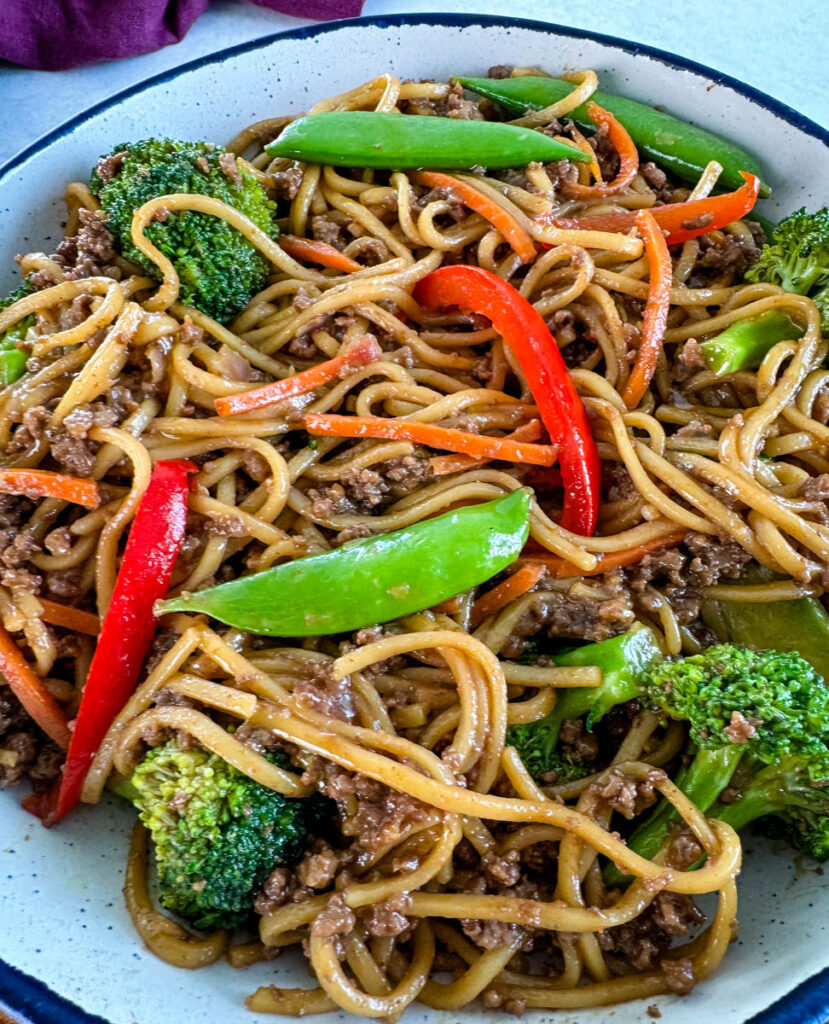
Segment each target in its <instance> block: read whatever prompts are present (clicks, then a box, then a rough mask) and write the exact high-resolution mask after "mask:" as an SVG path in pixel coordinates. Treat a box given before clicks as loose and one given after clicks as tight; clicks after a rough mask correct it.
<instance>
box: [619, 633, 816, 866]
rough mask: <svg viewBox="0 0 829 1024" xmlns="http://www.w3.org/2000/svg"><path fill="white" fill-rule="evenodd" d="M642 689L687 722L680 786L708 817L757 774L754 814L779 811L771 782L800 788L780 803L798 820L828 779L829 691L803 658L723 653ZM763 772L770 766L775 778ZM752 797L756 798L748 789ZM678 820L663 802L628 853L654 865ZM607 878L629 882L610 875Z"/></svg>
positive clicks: (726, 647) (705, 655) (706, 655)
mask: <svg viewBox="0 0 829 1024" xmlns="http://www.w3.org/2000/svg"><path fill="white" fill-rule="evenodd" d="M643 684H644V685H645V687H646V688H647V696H646V698H644V702H645V703H646V704H647V705H648V706H650V707H652V708H654V709H655V710H658V711H661V712H663V713H664V714H666V715H668V716H669V717H670V718H674V719H679V720H683V721H686V722H688V725H689V750H688V753H689V755H690V760H688V761H687V763H686V764H685V765H683V767H682V768H681V769H680V770H679V772H678V773H677V775H676V777H675V779H674V782H675V783H676V784H677V786H678V787H679V788H680V789H681V790H682V792H683V793H685V795H686V796H688V797H689V798H690V799H691V800H692V801H693V802H694V803H695V804H696V805H697V807H699V808H700V810H702V811H705V812H707V813H709V814H710V813H711V811H710V809H711V808H712V806H713V805H714V804H715V802H716V801H717V799H718V797H719V796H720V795H721V794H722V792H723V790H724V789H725V788H726V787H727V786H729V785H730V784H731V782H732V779H735V780H736V779H738V778H739V777H740V776H742V775H747V776H748V777H749V778H751V777H752V776H754V775H756V780H758V781H757V786H758V789H757V795H758V797H760V795H761V794H764V793H765V794H766V798H765V802H763V800H762V799H761V800H760V803H757V802H756V801H755V800H754V799H753V798H752V803H751V804H746V805H745V807H746V812H748V808H749V807H750V806H751V807H754V808H755V809H756V808H757V807H758V806H770V805H771V802H772V801H771V796H770V794H769V787H770V786H772V787H773V785H774V783H772V782H771V781H770V780H772V779H776V780H777V784H779V785H782V786H784V787H785V786H787V785H788V784H789V783H790V782H791V784H792V785H795V779H797V780H799V781H797V783H796V785H795V790H796V792H793V793H792V794H788V793H786V792H785V791H783V792H781V793H779V794H777V796H776V797H775V799H778V800H780V801H781V806H782V804H786V805H788V804H789V803H791V807H792V813H794V808H795V807H797V806H799V803H798V801H799V800H801V794H802V793H803V792H804V790H805V789H806V788H807V784H813V785H814V786H815V787H819V786H821V785H824V784H825V783H826V781H827V780H829V687H827V686H825V685H824V683H823V680H822V678H821V676H820V675H818V673H817V672H816V671H815V669H814V668H813V667H812V666H811V665H810V664H809V662H808V661H806V660H805V658H802V657H801V656H800V655H799V654H797V653H795V652H792V651H785V652H784V651H769V650H765V651H756V650H753V649H751V648H748V647H736V646H734V645H733V644H720V645H718V646H716V647H709V648H708V649H707V650H705V651H703V652H702V653H701V654H696V655H693V656H692V657H688V658H678V659H675V660H670V661H663V662H661V663H660V664H656V665H653V666H652V667H651V668H650V669H649V670H648V671H647V672H646V673H645V675H644V678H643ZM764 766H770V768H769V770H768V772H767V769H766V768H765V767H764ZM793 766H796V768H794V767H793ZM738 769H739V775H738V774H736V773H737V772H738ZM772 769H773V770H772ZM764 772H767V774H765V775H763V777H762V779H761V775H762V773H764ZM746 792H747V793H748V792H751V793H752V795H753V794H754V790H753V789H751V786H750V785H749V787H748V788H747V790H746ZM818 803H820V804H821V805H822V803H823V801H822V799H818V798H817V797H816V799H815V803H814V804H812V805H811V806H812V807H814V806H817V804H818ZM736 806H739V804H737V805H735V807H736ZM719 808H720V805H718V810H717V814H718V815H719V814H720V810H719ZM763 813H771V811H765V812H763ZM755 816H756V815H755ZM784 816H785V815H784ZM677 820H678V819H677V814H676V812H675V811H674V810H673V808H672V806H671V805H670V804H669V803H668V802H667V801H664V800H663V801H662V802H661V803H660V805H659V806H658V807H657V808H656V810H655V811H654V812H653V813H652V814H651V815H650V817H649V818H648V819H647V820H646V821H644V822H643V823H642V824H641V825H640V826H639V827H638V828H637V829H635V830H634V832H633V833H632V835H631V836H630V839H629V840H628V845H629V846H630V848H631V849H632V850H634V851H635V852H636V853H639V854H641V855H642V856H644V857H653V856H654V855H655V854H656V853H657V852H658V851H659V849H660V848H661V847H662V845H663V843H664V842H665V840H666V839H667V837H668V834H669V832H670V829H671V827H672V825H673V823H674V822H676V821H677ZM748 820H751V818H750V817H749V818H748ZM605 878H606V880H608V881H610V882H617V881H620V880H621V876H619V874H618V872H615V871H614V869H612V868H609V869H608V871H607V872H606V873H605Z"/></svg>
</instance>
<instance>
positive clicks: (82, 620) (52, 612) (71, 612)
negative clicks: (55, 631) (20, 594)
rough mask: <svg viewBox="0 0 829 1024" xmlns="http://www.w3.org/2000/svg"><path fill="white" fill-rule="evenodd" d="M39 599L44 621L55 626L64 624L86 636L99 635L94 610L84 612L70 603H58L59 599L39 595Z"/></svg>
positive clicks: (98, 623) (41, 615)
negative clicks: (49, 599) (49, 598)
mask: <svg viewBox="0 0 829 1024" xmlns="http://www.w3.org/2000/svg"><path fill="white" fill-rule="evenodd" d="M37 600H38V603H39V604H40V607H41V609H42V611H41V614H40V617H41V619H43V621H44V622H49V623H51V625H53V626H64V627H65V628H66V629H71V630H74V631H75V632H76V633H84V634H86V636H97V635H98V633H99V632H100V629H101V624H100V622H99V620H98V616H97V615H93V614H92V612H84V611H81V609H80V608H72V607H71V606H70V605H68V604H58V602H57V601H47V600H46V598H45V597H39V598H38V599H37Z"/></svg>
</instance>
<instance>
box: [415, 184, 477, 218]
mask: <svg viewBox="0 0 829 1024" xmlns="http://www.w3.org/2000/svg"><path fill="white" fill-rule="evenodd" d="M441 201H443V202H445V203H447V204H448V209H447V213H448V214H449V216H450V217H451V218H452V220H453V221H455V223H457V222H458V221H462V220H464V219H465V218H466V217H467V216H468V214H469V211H468V210H467V208H466V206H465V205H464V204H463V202H462V201H461V200H460V199H458V197H457V195H456V194H455V193H454V192H452V191H451V190H450V189H446V188H432V189H429V191H428V192H424V194H423V195H422V196H419V197H418V198H417V199H416V200H415V201H414V202H413V203H412V212H413V213H420V212H421V210H424V209H425V208H426V207H427V206H428V205H429V203H438V202H441Z"/></svg>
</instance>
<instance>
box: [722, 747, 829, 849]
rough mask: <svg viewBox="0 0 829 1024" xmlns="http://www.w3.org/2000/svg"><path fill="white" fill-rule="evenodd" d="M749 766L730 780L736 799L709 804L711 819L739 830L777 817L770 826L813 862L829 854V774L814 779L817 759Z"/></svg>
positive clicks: (794, 756)
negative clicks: (761, 819) (716, 819)
mask: <svg viewBox="0 0 829 1024" xmlns="http://www.w3.org/2000/svg"><path fill="white" fill-rule="evenodd" d="M817 763H818V764H819V765H820V764H822V763H823V761H822V759H821V758H819V759H818V762H817ZM747 768H748V770H746V771H745V772H744V771H742V765H741V770H740V771H738V772H737V773H735V776H734V778H733V779H732V781H731V785H730V787H729V788H730V789H731V790H733V791H734V794H733V796H736V799H732V800H731V801H729V802H728V803H723V802H722V801H719V800H718V801H717V802H716V803H714V804H712V805H711V807H710V808H709V810H708V815H709V817H712V818H719V819H720V820H721V821H726V822H728V824H729V825H731V827H732V828H734V829H736V830H737V831H738V832H739V831H740V829H742V828H745V826H746V825H748V824H749V823H750V822H752V821H756V820H757V819H758V818H767V819H773V820H772V821H769V822H767V824H768V825H769V830H771V831H773V832H775V833H776V834H778V835H780V836H782V837H783V838H785V839H786V840H787V841H788V842H789V843H790V844H791V845H792V846H794V847H795V848H796V849H798V850H803V851H804V852H806V853H809V854H811V855H812V856H813V857H814V858H815V860H826V859H827V858H829V777H827V778H824V779H820V780H819V779H816V778H814V772H815V762H814V761H813V760H811V759H809V758H804V757H802V756H800V755H798V754H792V755H790V756H789V757H785V758H783V760H782V761H780V762H779V763H778V764H771V765H763V764H762V763H760V764H759V765H756V764H751V765H750V766H747ZM755 768H759V770H758V771H756V774H755V773H754V772H753V771H752V769H755ZM818 770H823V769H822V768H819V769H818Z"/></svg>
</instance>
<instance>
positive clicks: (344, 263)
mask: <svg viewBox="0 0 829 1024" xmlns="http://www.w3.org/2000/svg"><path fill="white" fill-rule="evenodd" d="M279 244H280V245H281V246H282V248H283V249H284V250H285V252H286V253H287V254H288V255H289V256H292V257H293V258H294V259H295V260H308V262H309V263H319V265H320V266H321V267H333V268H334V270H344V271H345V272H346V273H347V274H353V273H354V272H355V271H356V270H364V269H365V267H363V266H361V265H360V264H359V263H358V262H357V261H356V260H353V259H352V258H351V257H350V256H346V254H345V253H344V252H340V250H339V249H335V248H334V246H333V245H329V244H328V242H317V241H316V240H315V239H313V238H299V236H297V235H281V236H280V238H279Z"/></svg>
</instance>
